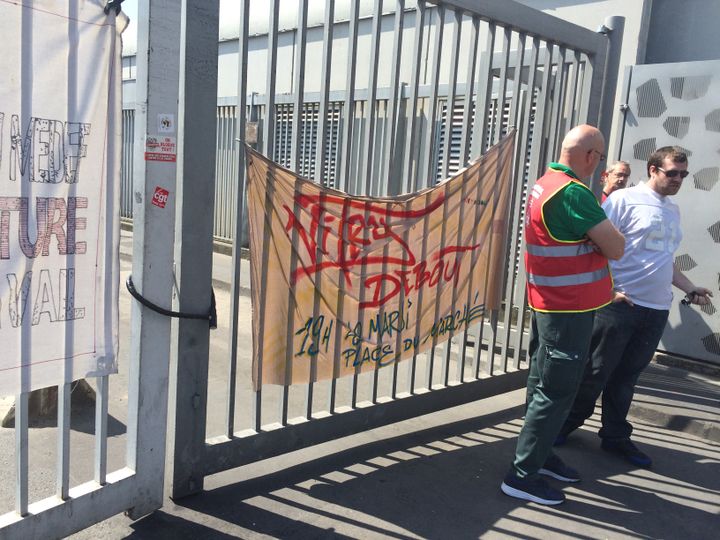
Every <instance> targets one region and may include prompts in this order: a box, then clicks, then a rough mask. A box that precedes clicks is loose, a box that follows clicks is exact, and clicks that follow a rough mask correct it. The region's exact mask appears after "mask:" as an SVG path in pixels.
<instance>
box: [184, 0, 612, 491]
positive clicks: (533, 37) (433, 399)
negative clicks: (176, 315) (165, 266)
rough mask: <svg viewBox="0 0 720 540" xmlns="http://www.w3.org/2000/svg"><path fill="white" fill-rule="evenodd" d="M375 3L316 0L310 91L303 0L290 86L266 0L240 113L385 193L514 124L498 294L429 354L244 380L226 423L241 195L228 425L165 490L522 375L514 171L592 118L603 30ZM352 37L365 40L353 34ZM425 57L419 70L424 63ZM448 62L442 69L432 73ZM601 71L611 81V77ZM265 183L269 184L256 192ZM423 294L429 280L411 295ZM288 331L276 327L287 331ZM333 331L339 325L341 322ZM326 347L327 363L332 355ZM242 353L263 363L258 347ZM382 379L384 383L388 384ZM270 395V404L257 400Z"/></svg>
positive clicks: (437, 170)
mask: <svg viewBox="0 0 720 540" xmlns="http://www.w3.org/2000/svg"><path fill="white" fill-rule="evenodd" d="M386 4H390V2H381V1H379V0H376V1H375V3H374V8H373V9H374V11H373V14H372V15H373V16H372V17H371V18H364V17H361V16H360V3H359V1H358V0H353V1H352V2H351V6H350V10H349V15H348V20H346V21H335V14H334V3H333V2H332V0H328V1H327V2H326V11H325V14H324V21H325V28H324V29H323V31H322V35H323V39H324V42H323V49H322V55H321V58H322V61H323V65H322V68H321V74H320V76H319V81H320V82H319V85H318V86H319V87H320V91H319V92H318V91H316V89H313V90H311V91H306V86H308V72H307V71H306V66H307V65H309V63H310V62H312V61H313V60H312V59H311V58H309V56H310V53H309V48H308V43H309V42H308V35H307V34H308V28H307V15H306V12H305V8H304V7H301V8H300V10H299V13H298V25H297V26H298V27H297V30H295V40H294V41H295V44H296V48H295V49H294V52H295V58H294V60H293V63H294V66H293V71H292V73H293V74H294V83H293V85H292V91H291V92H290V93H286V94H277V93H276V91H275V88H276V80H277V70H278V43H279V37H278V23H277V18H278V7H279V6H278V2H277V0H275V1H274V2H272V3H271V5H270V10H269V13H268V15H269V31H268V35H267V38H266V44H267V54H266V60H267V66H266V68H267V76H266V79H265V91H264V93H263V92H260V93H259V94H257V95H253V105H251V107H250V110H251V114H255V112H253V111H256V112H257V111H259V112H260V113H261V115H262V127H263V129H262V132H261V134H260V135H261V138H262V140H261V141H259V146H260V147H261V148H262V150H263V152H264V153H265V154H266V155H268V156H270V157H274V158H275V159H276V160H284V159H288V161H287V163H288V164H289V165H290V167H291V168H294V169H295V170H306V171H311V170H313V171H314V173H315V177H316V178H315V179H316V181H320V182H323V183H327V182H329V175H330V171H331V169H330V167H329V165H328V163H327V162H328V160H329V159H332V158H333V157H334V159H336V160H337V161H338V171H339V175H338V181H337V186H338V187H339V188H340V189H343V190H345V191H349V192H351V193H360V194H370V195H383V194H393V193H398V192H401V191H415V190H417V189H419V188H421V187H425V186H428V185H431V184H433V183H435V182H436V180H437V177H438V176H446V175H447V174H449V173H452V172H454V170H457V169H456V167H460V166H463V165H464V164H465V163H466V162H467V160H468V159H469V158H470V157H475V156H477V155H478V154H479V153H480V152H482V151H484V150H485V149H486V148H487V147H488V146H489V145H490V144H492V143H493V142H495V141H497V140H499V139H500V138H501V137H502V136H503V134H504V133H506V132H507V130H508V129H509V128H510V126H515V127H516V128H517V129H518V138H517V146H516V149H515V163H514V171H515V175H514V176H515V186H514V192H513V196H512V200H511V208H512V212H513V214H514V220H513V223H512V238H511V241H510V242H508V244H507V245H506V246H502V249H504V251H505V253H506V260H507V265H506V272H507V274H506V276H505V287H504V296H505V301H504V304H503V307H502V309H501V310H497V311H493V312H490V313H488V314H487V317H483V319H482V321H481V322H480V324H478V325H477V326H476V327H474V328H472V329H471V330H470V331H469V332H468V331H467V330H464V331H463V332H461V333H459V334H458V335H457V336H456V337H455V338H454V339H452V340H451V341H449V342H447V343H446V344H444V345H443V346H442V347H441V348H439V349H438V351H437V352H436V351H435V350H434V348H433V350H432V352H430V353H428V354H427V355H418V356H417V357H416V358H415V359H413V360H410V361H408V362H407V363H406V365H407V368H405V367H404V366H398V365H397V364H396V365H395V366H393V367H392V368H387V369H385V370H375V371H374V372H371V373H369V374H367V376H366V375H365V374H363V375H358V374H356V375H355V376H353V377H349V378H348V379H347V380H340V381H336V380H333V381H330V382H327V383H316V382H313V376H312V372H313V368H311V377H310V380H308V381H307V382H306V383H304V384H302V385H297V387H296V386H291V385H289V384H286V385H285V386H283V387H281V389H280V391H279V392H275V391H274V390H273V389H272V387H267V388H265V389H264V390H263V391H260V392H255V393H252V394H251V396H252V399H251V401H252V407H251V409H252V411H251V414H250V417H249V425H250V426H251V427H250V429H248V430H238V429H237V428H236V425H237V423H238V421H239V419H238V416H237V414H236V413H235V410H236V407H237V403H236V398H237V396H238V395H239V394H238V392H237V388H236V384H237V383H236V377H237V374H238V346H239V344H238V338H237V334H238V328H237V321H238V309H239V304H240V302H239V294H240V292H239V288H240V287H239V268H240V265H239V262H240V258H239V245H238V244H239V239H240V236H241V231H242V223H241V221H242V219H243V218H242V215H243V212H242V210H243V204H244V202H243V200H239V201H235V204H236V208H237V211H236V212H235V215H236V219H237V220H238V222H237V223H236V224H235V227H234V230H235V233H234V236H235V246H234V257H233V261H234V265H235V267H234V271H233V272H234V273H233V287H232V302H233V304H232V309H231V338H230V349H231V350H230V355H229V356H230V359H229V370H228V376H229V379H230V380H229V391H228V395H229V400H228V402H227V422H226V425H225V426H224V429H223V433H222V434H221V436H220V437H210V438H209V439H207V440H205V441H204V442H203V444H204V448H203V449H201V454H202V455H199V456H197V455H195V456H192V457H191V458H190V459H188V458H187V457H186V456H183V455H179V454H177V453H176V454H175V467H176V469H177V468H180V469H182V472H181V473H180V474H179V475H178V474H176V479H177V478H182V479H188V478H192V479H193V483H192V484H190V483H187V482H185V481H184V480H183V481H178V482H176V483H174V484H173V492H172V493H173V496H174V497H182V496H184V495H187V494H190V493H194V492H197V491H199V490H200V489H201V488H202V478H203V477H204V476H205V475H207V474H212V473H215V472H219V471H222V470H225V469H228V468H231V467H236V466H239V465H242V464H245V463H250V462H252V461H256V460H259V459H263V458H266V457H269V456H273V455H278V454H281V453H283V452H286V451H290V450H296V449H298V448H299V447H303V446H308V445H311V444H316V443H319V442H323V441H326V440H329V439H331V438H334V437H338V436H341V435H344V434H348V433H351V432H353V431H355V430H357V429H367V428H369V427H372V426H377V425H382V424H385V423H388V422H392V421H396V420H400V419H403V418H409V417H411V416H415V415H419V414H424V413H425V412H430V411H432V410H437V409H439V408H442V407H445V406H450V405H454V404H459V403H464V402H467V401H470V400H473V399H478V398H480V397H482V396H486V395H492V394H493V393H499V392H501V391H505V390H508V389H511V388H514V387H518V386H519V385H520V384H522V380H523V378H524V374H523V372H522V371H519V368H521V367H522V366H523V360H524V352H523V351H524V349H525V348H526V344H525V338H524V336H525V332H526V327H525V326H526V323H525V313H526V302H525V294H524V290H525V275H524V271H523V269H522V265H520V267H519V268H518V267H517V266H516V265H517V260H518V257H519V253H520V248H521V241H520V237H521V233H522V221H521V220H522V211H523V210H522V209H523V207H524V200H525V199H524V198H525V192H526V191H525V190H526V184H527V183H528V182H530V183H531V182H532V180H533V179H534V178H535V177H536V176H537V175H538V174H539V173H540V172H541V170H542V168H543V167H544V165H545V163H546V161H547V159H548V158H549V157H553V155H554V153H556V150H557V146H558V144H559V140H560V139H561V138H562V134H563V132H564V131H565V130H566V129H567V128H568V127H570V126H571V125H572V124H574V123H577V122H582V121H589V122H597V119H598V110H599V109H600V104H601V98H604V97H605V96H603V81H604V80H605V78H606V76H607V74H606V69H605V59H606V56H607V48H608V39H607V37H606V36H603V35H598V34H595V33H593V32H591V31H588V30H585V29H582V28H580V27H577V26H574V25H572V24H569V23H567V22H565V21H560V20H558V19H555V18H553V17H550V16H548V15H545V14H542V13H540V12H537V11H535V10H532V9H530V8H527V7H525V6H521V5H519V4H515V3H514V2H509V1H500V0H488V1H478V2H474V1H473V2H471V1H470V0H452V1H437V2H432V4H433V5H426V2H425V1H422V0H421V1H419V2H417V6H416V7H415V9H412V8H411V9H407V6H406V2H404V1H396V2H392V4H393V6H394V11H393V10H390V15H388V14H387V12H388V10H387V9H386V14H385V15H382V10H383V7H388V6H386ZM247 10H248V2H247V1H245V2H243V3H242V8H241V14H242V15H241V16H242V17H243V18H244V20H242V21H241V26H240V28H241V31H240V37H239V39H240V43H239V54H238V71H239V80H238V95H239V97H238V107H237V108H236V111H238V113H237V114H238V122H237V124H236V125H237V130H238V131H237V133H238V138H240V139H242V138H244V125H243V123H244V121H245V111H246V105H245V103H246V102H247V101H246V100H247V97H246V96H247V94H248V90H247V89H248V86H247V84H248V74H247V64H248V41H249V39H250V37H249V35H248V27H247V20H246V19H247ZM388 17H393V21H392V23H393V28H394V32H393V36H392V37H393V49H392V55H391V56H390V57H389V59H388V62H387V64H385V65H383V72H382V73H381V72H380V71H379V67H380V66H381V62H380V61H379V58H380V55H379V51H380V43H381V41H382V40H383V37H382V36H381V35H380V34H381V32H380V28H381V27H383V26H385V27H387V26H386V25H381V21H382V19H383V18H388ZM388 22H389V21H388ZM335 25H342V26H344V25H347V32H346V35H347V39H345V43H346V45H347V57H346V59H343V60H345V64H344V65H343V69H346V72H345V73H344V84H345V86H344V88H342V89H338V88H337V87H335V88H331V86H330V84H331V80H332V78H331V76H330V75H331V74H330V66H331V65H332V60H333V58H334V57H335V56H336V55H335V54H334V51H333V50H332V46H331V44H332V43H333V40H336V39H338V38H337V37H336V36H337V35H338V33H336V32H335V31H334V30H335ZM407 34H413V36H412V38H410V37H409V36H407V37H406V35H407ZM361 35H363V36H366V37H368V38H369V39H367V40H366V41H362V42H361V40H360V39H359V36H361ZM613 37H614V38H615V37H616V36H613ZM259 39H263V38H262V37H260V38H259ZM403 47H404V48H405V50H406V51H412V54H411V58H410V63H409V65H404V64H403V62H401V58H403ZM461 51H463V52H462V54H465V55H466V56H465V57H463V56H462V54H461ZM363 55H364V56H363ZM318 56H319V55H318ZM405 58H407V55H405ZM448 58H449V63H448ZM336 60H337V59H336ZM363 62H366V63H368V65H369V67H368V72H367V83H365V80H364V78H363V77H359V76H357V73H358V72H362V69H364V68H365V67H366V66H364V65H363ZM423 62H425V63H426V65H427V68H428V74H423V72H422V69H421V66H422V65H423ZM361 68H362V69H361ZM463 69H464V70H465V73H462V70H463ZM385 70H387V71H385ZM318 72H320V69H318ZM448 73H449V74H450V76H449V77H448V79H447V80H444V77H446V76H447V74H448ZM381 75H382V76H381ZM388 75H389V80H390V84H389V86H388V85H387V83H386V82H385V83H381V82H380V81H381V80H383V81H386V80H387V79H383V77H384V76H388ZM336 79H338V80H339V78H338V77H336ZM360 79H363V80H360ZM404 79H405V80H406V81H407V82H405V80H404ZM608 80H609V81H610V84H614V82H613V81H612V74H610V76H609V78H608ZM335 84H338V83H337V81H336V83H335ZM358 84H359V85H361V86H362V85H365V84H366V85H367V88H362V87H361V88H357V86H358ZM383 85H385V86H383ZM606 94H607V92H606ZM331 103H342V110H341V112H340V116H339V122H340V125H339V132H338V133H339V137H338V138H335V137H334V136H333V135H332V133H331V132H330V131H328V130H329V126H330V125H331V122H334V121H335V120H334V118H335V117H334V116H333V117H331V112H330V110H331V106H330V104H331ZM443 103H444V105H443ZM313 107H314V109H313ZM456 107H458V108H457V114H460V111H461V112H462V118H461V120H458V121H456V120H455V114H456ZM315 110H316V111H317V118H315V116H314V111H315ZM280 114H284V115H286V116H287V120H281V119H280V116H279V115H280ZM290 116H291V117H292V120H290ZM458 118H459V117H458ZM309 123H312V125H308V124H309ZM289 125H291V126H292V128H291V132H288V133H287V134H285V132H284V131H283V130H286V129H288V128H289ZM454 133H456V135H455V137H454V135H453V134H454ZM329 141H333V142H332V144H334V145H335V146H334V147H333V146H332V144H330V142H329ZM333 148H334V149H335V150H334V149H333ZM286 151H289V153H288V154H287V155H288V157H287V158H283V156H284V155H285V152H286ZM334 152H336V153H334ZM311 153H312V154H314V155H312V156H311ZM451 156H452V158H451ZM454 156H459V158H455V157H454ZM311 157H312V158H314V163H313V161H312V159H311ZM311 163H313V165H314V168H313V169H311V168H310V164H311ZM398 173H400V174H398ZM239 175H240V180H239V181H238V186H239V187H238V191H237V192H238V193H243V190H244V168H243V167H241V168H240V171H239ZM392 175H396V176H398V177H399V182H398V183H397V184H396V185H394V184H392V183H391V182H386V181H385V179H387V178H389V177H391V176H392ZM272 189H273V187H272V184H271V185H270V187H269V190H270V191H272ZM269 201H270V193H268V194H266V206H268V205H269ZM296 210H297V208H296ZM294 234H296V233H294ZM318 234H319V232H318ZM295 240H297V238H296V237H295ZM209 241H211V239H208V242H209ZM266 243H267V238H266ZM266 248H267V245H266V246H265V248H264V249H266ZM318 256H319V257H322V254H318ZM288 258H289V264H290V266H291V268H292V267H294V266H295V265H296V264H297V261H296V260H295V259H294V257H293V256H292V255H288ZM263 266H266V265H263ZM340 283H342V280H341V281H340ZM268 286H270V284H269V283H268V282H267V274H266V273H265V272H263V273H261V275H260V276H259V283H255V282H253V283H251V287H260V288H261V291H264V290H266V288H267V287H268ZM262 298H263V299H264V296H262ZM431 300H432V296H431V293H428V294H427V295H426V298H425V301H431ZM456 300H457V299H456ZM262 301H263V302H264V300H262ZM419 301H422V300H421V299H419ZM315 302H316V305H317V302H319V298H317V294H316V298H315ZM260 309H261V310H263V309H264V307H263V306H260ZM316 309H317V308H316ZM340 318H343V317H342V314H341V316H340ZM260 324H262V322H261V323H260ZM295 330H297V329H295V328H293V327H292V325H291V324H289V326H288V328H287V339H288V341H289V342H291V340H293V338H294V333H295ZM334 331H335V332H340V331H341V328H340V325H337V326H336V328H335V329H334ZM261 333H262V332H261ZM337 335H339V334H337ZM398 339H399V336H398ZM336 342H337V343H339V342H340V340H339V339H337V340H336ZM337 356H338V361H339V353H338V355H337ZM436 358H439V360H437V361H436ZM256 360H257V361H258V365H259V369H260V370H261V369H262V358H258V359H256ZM285 362H286V363H287V364H289V363H290V362H292V358H286V359H285ZM453 362H455V366H454V369H453ZM423 368H424V369H423ZM420 372H422V375H420ZM198 377H199V379H200V378H201V376H200V375H199V376H198ZM456 381H457V382H456ZM458 383H462V384H458ZM383 388H387V392H385V391H384V390H383ZM271 390H272V391H271ZM194 391H195V390H194ZM177 392H178V399H181V394H182V392H183V389H182V388H180V387H178V389H177ZM324 392H327V396H328V399H327V403H326V406H325V407H322V408H318V406H317V397H318V396H319V395H320V394H322V393H324ZM294 397H298V398H300V397H301V399H298V400H295V399H294ZM182 399H190V396H186V397H185V398H182ZM298 401H302V405H301V406H298V405H297V402H298ZM199 402H200V403H201V407H200V408H198V409H195V410H193V411H188V412H189V415H188V416H186V417H185V420H184V421H183V422H184V423H193V424H197V425H202V426H203V427H204V426H205V418H206V414H207V413H206V411H205V410H204V408H203V406H204V403H205V399H204V398H201V399H200V400H199ZM268 405H271V406H272V408H271V409H268V408H267V407H268ZM320 417H322V418H320ZM178 422H180V417H178ZM271 425H272V427H271ZM200 431H202V430H200Z"/></svg>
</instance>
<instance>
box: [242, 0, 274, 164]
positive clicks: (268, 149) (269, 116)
mask: <svg viewBox="0 0 720 540" xmlns="http://www.w3.org/2000/svg"><path fill="white" fill-rule="evenodd" d="M279 9H280V0H272V3H271V4H270V19H269V20H270V22H269V26H268V39H267V55H268V58H267V60H268V62H267V77H266V82H265V121H264V123H263V154H265V156H267V157H268V158H270V159H273V156H274V155H275V78H276V75H277V72H276V69H277V41H278V16H279V14H278V11H279ZM247 16H249V15H247Z"/></svg>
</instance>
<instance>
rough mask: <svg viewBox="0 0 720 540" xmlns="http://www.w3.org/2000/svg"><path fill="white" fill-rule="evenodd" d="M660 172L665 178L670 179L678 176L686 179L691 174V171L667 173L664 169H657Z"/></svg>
mask: <svg viewBox="0 0 720 540" xmlns="http://www.w3.org/2000/svg"><path fill="white" fill-rule="evenodd" d="M655 168H656V169H657V170H658V171H662V172H663V173H664V174H665V176H667V177H668V178H675V177H676V176H679V177H680V178H685V177H686V176H687V175H688V174H690V172H689V171H678V170H677V169H672V170H669V171H666V170H665V169H663V168H662V167H655Z"/></svg>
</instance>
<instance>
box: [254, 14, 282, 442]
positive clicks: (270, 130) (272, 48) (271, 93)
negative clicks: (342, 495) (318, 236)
mask: <svg viewBox="0 0 720 540" xmlns="http://www.w3.org/2000/svg"><path fill="white" fill-rule="evenodd" d="M279 3H280V0H273V3H272V6H271V8H270V25H269V30H268V66H267V70H268V73H267V83H266V85H265V88H266V90H265V92H266V96H265V119H264V131H265V133H263V152H264V154H265V156H267V157H269V158H270V159H272V156H273V153H272V152H273V150H274V146H273V145H274V138H275V133H274V121H275V120H274V119H275V110H274V109H275V66H276V64H277V47H276V45H277V29H278V5H279ZM268 180H270V179H268ZM268 187H270V188H272V183H269V184H268ZM271 191H272V190H271V189H270V190H268V192H267V193H266V194H265V208H266V209H268V208H269V207H270V206H271V205H272V203H271V201H272V198H271V197H272V192H271ZM269 241H270V239H269V233H268V231H265V234H264V235H263V251H262V258H263V262H262V270H261V272H262V275H261V277H260V283H259V285H260V306H259V309H258V313H259V314H260V323H259V324H260V329H259V330H258V335H259V336H260V339H259V341H260V342H259V343H258V347H257V351H258V357H257V359H256V364H257V375H256V376H257V378H258V381H260V382H261V381H262V347H263V343H262V339H263V332H262V330H263V328H264V325H265V317H266V316H267V315H266V313H265V309H266V307H267V304H266V301H267V270H266V269H267V257H268V243H269ZM257 285H258V284H255V283H253V284H252V286H253V287H255V286H257ZM253 417H254V422H253V427H254V429H255V430H256V431H260V428H261V426H262V390H257V391H255V399H254V400H253Z"/></svg>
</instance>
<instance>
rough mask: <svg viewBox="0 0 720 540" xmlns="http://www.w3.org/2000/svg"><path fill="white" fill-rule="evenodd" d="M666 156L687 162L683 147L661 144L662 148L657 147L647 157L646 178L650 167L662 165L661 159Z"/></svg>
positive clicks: (680, 161)
mask: <svg viewBox="0 0 720 540" xmlns="http://www.w3.org/2000/svg"><path fill="white" fill-rule="evenodd" d="M667 158H670V159H671V160H672V161H674V162H676V163H687V161H688V158H687V153H686V151H685V149H684V148H681V147H679V146H663V147H662V148H658V149H657V150H655V151H654V152H653V153H652V154H651V155H650V157H649V158H648V162H647V175H648V178H650V167H655V168H658V167H662V164H663V161H665V159H667Z"/></svg>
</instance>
